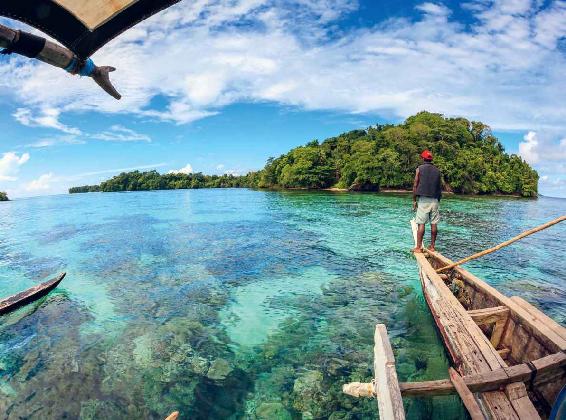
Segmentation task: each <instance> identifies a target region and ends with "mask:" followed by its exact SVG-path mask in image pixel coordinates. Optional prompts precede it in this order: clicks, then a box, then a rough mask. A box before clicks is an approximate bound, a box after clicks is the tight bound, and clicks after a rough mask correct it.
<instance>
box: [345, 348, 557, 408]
mask: <svg viewBox="0 0 566 420" xmlns="http://www.w3.org/2000/svg"><path fill="white" fill-rule="evenodd" d="M531 363H532V366H533V367H534V368H535V369H536V371H535V372H533V370H532V369H531V367H530V366H529V365H528V364H527V363H522V364H519V365H515V366H510V367H505V368H502V369H498V370H494V371H490V372H483V373H479V374H473V375H468V376H463V377H462V380H463V381H464V383H465V384H466V386H467V387H468V388H469V389H470V391H472V392H487V391H495V390H498V389H501V388H502V387H505V386H506V385H509V384H511V383H514V382H526V381H530V380H531V379H532V380H533V383H534V384H535V385H538V384H540V383H545V382H548V381H554V380H555V378H561V377H562V376H564V375H565V374H566V371H565V369H566V354H564V353H562V352H559V353H556V354H551V355H549V356H545V357H542V358H540V359H538V360H534V361H532V362H531ZM533 376H534V377H533ZM557 386H558V389H560V388H562V385H561V384H557ZM399 390H400V391H401V395H403V396H404V397H424V396H438V395H450V394H455V393H456V389H455V388H454V385H453V384H452V382H451V381H450V380H449V379H439V380H435V381H424V382H400V383H399ZM343 391H344V392H345V393H346V394H349V395H352V396H355V397H375V396H376V395H377V393H376V390H375V385H374V384H373V383H371V382H368V383H360V382H352V383H349V384H345V385H344V386H343Z"/></svg>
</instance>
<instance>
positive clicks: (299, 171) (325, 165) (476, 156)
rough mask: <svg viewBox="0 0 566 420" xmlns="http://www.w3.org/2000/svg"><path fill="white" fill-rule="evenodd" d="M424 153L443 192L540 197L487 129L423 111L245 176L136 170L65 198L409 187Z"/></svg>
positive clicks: (528, 172)
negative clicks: (220, 190) (437, 174)
mask: <svg viewBox="0 0 566 420" xmlns="http://www.w3.org/2000/svg"><path fill="white" fill-rule="evenodd" d="M424 149H429V150H431V151H432V153H433V154H434V156H435V159H434V163H435V164H436V165H437V166H438V167H439V168H440V170H441V171H442V176H443V183H444V186H445V189H446V191H450V192H454V193H456V194H505V195H520V196H523V197H534V196H536V195H537V190H538V178H539V176H538V174H537V172H536V171H535V170H534V169H533V168H531V167H530V166H529V164H528V163H526V162H525V161H524V160H523V159H521V157H519V156H517V155H514V154H512V155H509V154H507V153H505V150H504V148H503V146H502V145H501V143H500V142H499V140H498V139H497V138H496V137H495V136H494V135H493V134H492V132H491V129H490V128H489V126H488V125H486V124H484V123H482V122H478V121H469V120H467V119H465V118H446V117H444V116H443V115H441V114H434V113H430V112H425V111H423V112H420V113H418V114H416V115H414V116H412V117H409V118H407V119H406V120H405V122H403V123H401V124H397V125H394V124H386V125H380V124H378V125H376V126H372V127H369V128H367V129H366V130H353V131H350V132H347V133H344V134H341V135H339V136H337V137H331V138H329V139H326V140H324V141H323V142H319V141H318V140H314V141H311V142H310V143H307V144H306V145H304V146H300V147H296V148H294V149H292V150H290V151H289V152H288V153H286V154H284V155H281V156H279V157H278V158H269V159H268V160H267V164H266V165H265V167H264V168H263V169H262V170H260V171H256V172H250V173H248V174H246V175H242V176H233V175H204V174H202V173H194V174H182V173H167V174H159V173H158V172H157V171H149V172H139V171H134V172H125V173H121V174H120V175H117V176H115V177H113V178H111V179H109V180H107V181H104V182H102V183H101V184H100V185H87V186H82V187H73V188H70V189H69V193H71V194H72V193H82V192H92V191H103V192H111V191H143V190H166V189H187V188H234V187H236V188H237V187H249V188H283V189H287V188H289V189H346V190H350V191H380V190H410V189H411V188H412V185H413V178H414V174H415V168H416V167H417V166H418V165H419V164H420V163H421V161H420V157H419V155H420V152H421V151H422V150H424Z"/></svg>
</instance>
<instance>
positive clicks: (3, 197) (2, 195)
mask: <svg viewBox="0 0 566 420" xmlns="http://www.w3.org/2000/svg"><path fill="white" fill-rule="evenodd" d="M0 201H10V199H9V198H8V194H6V193H5V192H2V191H0Z"/></svg>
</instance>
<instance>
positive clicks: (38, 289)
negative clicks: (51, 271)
mask: <svg viewBox="0 0 566 420" xmlns="http://www.w3.org/2000/svg"><path fill="white" fill-rule="evenodd" d="M65 274H66V273H61V274H59V275H58V276H57V277H55V278H54V279H51V280H49V281H46V282H44V283H41V284H38V285H37V286H34V287H31V288H29V289H27V290H25V291H23V292H20V293H18V294H15V295H13V296H10V297H8V298H6V299H3V300H0V315H5V314H7V313H9V312H12V311H14V310H16V309H18V308H21V307H22V306H24V305H27V304H28V303H31V302H34V301H36V300H38V299H39V298H41V297H43V296H45V295H47V294H48V293H49V292H50V291H51V290H53V289H55V288H56V287H57V286H58V285H59V283H61V281H62V280H63V278H64V277H65Z"/></svg>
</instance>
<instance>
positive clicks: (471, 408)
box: [448, 368, 484, 420]
mask: <svg viewBox="0 0 566 420" xmlns="http://www.w3.org/2000/svg"><path fill="white" fill-rule="evenodd" d="M448 373H449V374H450V381H451V382H452V384H453V385H454V388H455V389H456V392H458V395H459V396H460V398H461V399H462V402H463V403H464V406H465V407H466V410H468V413H469V414H470V417H471V418H472V420H483V418H484V415H483V413H482V411H481V408H480V406H479V404H478V402H477V401H476V399H475V398H474V395H473V394H472V391H470V389H469V388H468V386H467V385H466V383H465V382H464V380H463V379H462V377H461V376H460V375H459V374H458V372H456V371H455V370H454V368H450V369H448Z"/></svg>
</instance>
